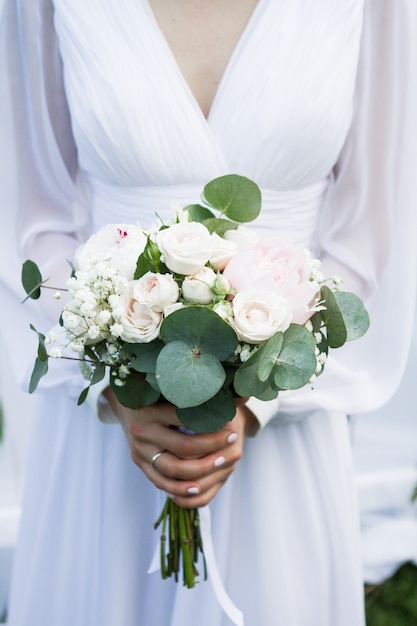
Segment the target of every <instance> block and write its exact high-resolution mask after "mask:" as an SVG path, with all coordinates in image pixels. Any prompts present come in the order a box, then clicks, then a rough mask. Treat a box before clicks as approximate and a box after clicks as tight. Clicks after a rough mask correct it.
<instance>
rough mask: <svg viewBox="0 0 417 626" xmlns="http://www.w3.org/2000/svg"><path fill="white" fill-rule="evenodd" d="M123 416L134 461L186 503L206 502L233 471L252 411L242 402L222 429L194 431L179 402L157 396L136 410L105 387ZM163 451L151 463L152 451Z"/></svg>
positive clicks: (195, 504) (184, 505) (190, 505)
mask: <svg viewBox="0 0 417 626" xmlns="http://www.w3.org/2000/svg"><path fill="white" fill-rule="evenodd" d="M104 394H105V396H106V398H107V400H108V402H109V403H110V405H111V407H112V410H113V412H114V413H115V415H116V416H117V418H118V420H119V421H120V423H121V425H122V427H123V429H124V432H125V435H126V438H127V441H128V444H129V448H130V453H131V457H132V459H133V461H134V463H135V464H136V465H137V466H138V467H139V468H140V469H141V470H142V471H143V473H144V474H145V475H146V476H147V478H148V479H149V480H150V481H151V482H152V483H153V484H154V485H155V486H156V487H158V489H161V490H163V491H165V492H166V493H167V494H168V495H169V496H170V497H172V498H173V499H174V500H175V502H176V503H177V504H178V505H179V506H182V507H184V508H194V507H200V506H205V505H206V504H208V503H209V502H210V500H211V499H212V498H213V497H214V496H215V495H216V493H217V492H218V491H219V489H220V488H221V487H222V485H223V484H224V483H225V482H226V480H227V479H228V477H229V476H230V475H231V474H232V473H233V470H234V468H235V466H236V463H237V461H238V460H239V459H240V458H241V456H242V449H243V442H244V438H245V435H246V431H247V429H248V427H249V424H251V425H252V418H253V419H256V418H254V417H253V415H252V414H251V412H250V411H249V409H247V407H245V405H244V404H240V405H239V406H238V407H237V409H236V416H235V418H234V419H233V420H232V421H231V422H228V424H227V425H226V426H225V427H224V428H223V429H222V430H220V431H217V432H214V433H209V434H203V435H198V434H195V435H190V434H187V433H184V432H181V431H180V430H178V427H180V426H182V424H181V422H180V421H179V420H178V417H177V414H176V411H175V407H174V406H173V405H172V404H169V403H168V402H158V403H156V404H154V405H152V406H149V407H143V408H140V409H136V410H132V409H128V408H126V407H124V406H123V405H121V404H120V403H119V402H118V400H117V399H116V397H115V395H114V393H113V391H112V390H111V388H108V389H107V390H106V391H105V392H104ZM158 452H163V454H162V455H160V456H159V457H158V459H157V460H156V461H155V464H154V466H153V467H152V465H151V461H152V457H153V456H154V455H155V454H156V453H158Z"/></svg>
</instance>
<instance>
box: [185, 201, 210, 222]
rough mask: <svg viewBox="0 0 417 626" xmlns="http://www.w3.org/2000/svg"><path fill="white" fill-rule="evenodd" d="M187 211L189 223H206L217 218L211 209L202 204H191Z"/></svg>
mask: <svg viewBox="0 0 417 626" xmlns="http://www.w3.org/2000/svg"><path fill="white" fill-rule="evenodd" d="M185 209H186V210H187V211H188V221H189V222H204V221H205V220H209V219H211V218H214V217H215V216H214V214H213V213H212V212H211V211H210V209H208V208H207V207H205V206H201V204H189V205H187V206H186V207H185Z"/></svg>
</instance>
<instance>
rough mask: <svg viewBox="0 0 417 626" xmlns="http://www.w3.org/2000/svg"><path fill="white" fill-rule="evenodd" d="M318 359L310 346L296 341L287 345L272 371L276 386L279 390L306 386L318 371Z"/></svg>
mask: <svg viewBox="0 0 417 626" xmlns="http://www.w3.org/2000/svg"><path fill="white" fill-rule="evenodd" d="M316 366H317V361H316V357H315V354H314V351H312V350H311V348H310V346H308V345H307V344H306V343H304V342H301V341H294V342H292V343H289V344H288V345H287V346H285V347H284V348H283V349H282V351H281V354H280V355H279V359H278V362H277V363H276V364H275V366H274V369H273V371H272V376H273V382H274V386H275V387H276V389H278V390H285V389H299V388H300V387H304V385H306V384H307V383H308V381H309V380H310V378H311V377H312V375H313V374H314V372H315V371H316Z"/></svg>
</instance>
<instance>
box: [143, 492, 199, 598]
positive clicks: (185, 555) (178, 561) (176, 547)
mask: <svg viewBox="0 0 417 626" xmlns="http://www.w3.org/2000/svg"><path fill="white" fill-rule="evenodd" d="M160 525H162V526H161V540H160V541H161V543H160V557H161V575H162V578H164V579H165V578H169V577H171V576H174V578H175V581H176V582H178V577H179V574H180V572H181V570H182V579H183V584H184V586H185V587H188V589H192V588H193V587H195V585H196V582H198V581H196V578H197V577H198V576H199V572H198V569H197V562H198V558H199V554H200V553H201V555H202V557H203V564H204V580H206V579H207V569H206V562H205V558H204V550H203V541H202V537H201V532H200V518H199V513H198V509H184V508H182V507H180V506H178V505H177V504H175V502H174V501H173V500H171V498H167V499H166V501H165V504H164V508H163V509H162V513H161V515H160V516H159V518H158V519H157V521H156V522H155V524H154V526H155V528H158V526H160ZM167 529H168V533H169V536H168V537H167ZM167 539H168V541H167ZM167 544H168V550H167Z"/></svg>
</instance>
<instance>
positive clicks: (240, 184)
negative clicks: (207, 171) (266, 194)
mask: <svg viewBox="0 0 417 626" xmlns="http://www.w3.org/2000/svg"><path fill="white" fill-rule="evenodd" d="M203 199H204V201H205V202H207V204H208V205H210V206H211V207H213V208H214V209H217V210H218V211H220V212H221V213H223V214H224V215H226V216H227V217H228V218H229V219H231V220H235V221H236V222H251V221H252V220H254V219H255V218H256V217H258V215H259V212H260V210H261V202H262V199H261V192H260V189H259V187H258V185H256V183H254V182H253V181H251V180H249V178H246V177H245V176H238V175H237V174H229V175H227V176H221V177H220V178H215V179H214V180H212V181H210V182H209V183H208V184H207V185H206V186H205V187H204V191H203Z"/></svg>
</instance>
